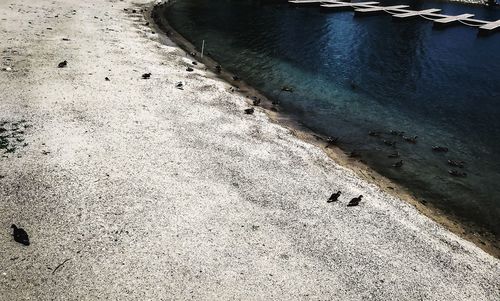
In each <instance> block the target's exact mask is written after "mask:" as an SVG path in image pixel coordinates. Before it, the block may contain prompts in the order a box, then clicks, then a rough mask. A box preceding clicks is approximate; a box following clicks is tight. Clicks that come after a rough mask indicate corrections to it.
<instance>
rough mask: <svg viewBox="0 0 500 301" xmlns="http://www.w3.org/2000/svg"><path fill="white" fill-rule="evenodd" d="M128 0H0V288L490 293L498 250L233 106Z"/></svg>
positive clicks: (136, 293)
mask: <svg viewBox="0 0 500 301" xmlns="http://www.w3.org/2000/svg"><path fill="white" fill-rule="evenodd" d="M138 2H139V3H140V4H142V6H134V3H137V2H131V1H102V2H101V1H99V2H96V3H93V2H92V3H88V2H87V3H85V2H81V1H76V0H67V1H56V2H53V1H45V0H40V1H37V2H35V3H29V4H27V3H25V2H21V1H6V2H2V3H0V19H1V22H2V28H1V31H0V39H1V40H2V41H4V43H2V45H1V46H0V47H1V51H2V53H1V55H2V66H1V68H6V67H9V70H4V71H0V87H2V90H3V91H4V92H3V97H2V101H0V123H2V122H7V123H6V124H4V125H3V127H4V128H5V129H6V132H7V133H9V135H11V136H12V135H14V136H15V137H14V138H9V143H10V144H11V145H10V146H9V147H12V148H15V150H14V151H12V152H8V153H6V154H4V157H2V158H1V159H0V175H1V176H2V177H1V178H0V199H1V200H2V202H0V221H1V223H2V227H1V228H2V229H4V230H3V231H0V244H1V245H2V248H0V300H26V299H37V300H53V299H55V300H97V299H115V300H170V299H179V300H183V299H202V300H214V299H224V300H233V299H244V300H269V299H280V300H290V299H306V300H308V299H314V300H316V299H337V300H360V299H368V298H373V299H376V300H388V299H397V300H414V299H419V298H420V299H425V300H443V299H457V300H497V299H498V298H499V297H500V293H499V288H500V281H499V280H498V275H499V274H500V266H499V261H498V259H496V258H494V257H493V256H491V255H489V254H487V253H485V252H484V251H482V250H481V249H480V248H478V247H476V246H475V245H474V244H472V243H470V242H468V241H466V240H464V239H462V238H460V237H458V236H457V235H455V234H453V233H451V232H449V231H448V230H446V229H445V228H444V227H443V226H441V225H440V224H438V223H436V222H434V221H432V220H431V219H429V218H428V217H426V216H424V215H422V214H420V213H419V211H418V210H416V209H415V208H414V207H413V206H411V205H410V204H408V203H407V202H405V201H403V200H401V199H400V198H398V197H395V196H394V195H391V194H388V193H387V192H385V191H384V190H383V189H381V188H380V187H379V186H377V185H375V184H373V183H371V182H368V181H366V180H365V179H363V178H361V177H360V176H358V175H357V174H356V173H355V172H353V171H352V170H351V169H349V168H346V167H344V166H341V165H339V164H338V163H337V162H335V161H334V160H332V159H331V158H329V157H328V156H327V155H326V154H325V152H324V150H323V148H321V147H318V146H317V145H315V144H312V143H309V142H307V141H304V140H301V139H298V138H297V133H295V134H294V132H293V131H291V130H290V129H287V128H285V127H283V126H282V125H280V124H278V123H276V122H273V121H272V120H271V119H270V118H269V115H268V112H266V111H264V110H263V109H262V108H256V109H255V113H254V114H253V115H246V114H243V110H244V109H246V108H249V107H250V105H249V102H250V100H249V99H248V98H246V97H245V96H244V95H243V94H241V93H235V92H230V89H231V86H230V85H229V84H228V83H226V82H224V81H222V80H221V79H219V78H218V76H217V75H216V74H214V73H213V72H210V71H207V70H205V69H206V66H205V65H204V64H202V63H198V64H197V65H193V64H192V61H193V59H192V58H191V57H189V56H188V55H186V53H185V52H184V51H183V50H181V49H179V48H178V47H177V46H175V45H174V44H173V43H171V42H169V41H168V40H166V39H162V38H161V37H160V36H159V34H158V33H156V32H155V33H152V30H151V28H150V27H149V26H146V22H147V20H145V19H144V14H143V12H141V9H143V8H147V7H150V5H151V3H149V2H148V1H138ZM125 9H126V10H125ZM133 10H135V12H134V11H133ZM146 14H147V13H146ZM56 16H57V17H56ZM150 25H151V24H150ZM48 28H50V29H48ZM63 38H68V39H69V41H64V40H62V39H63ZM160 40H163V42H165V43H166V45H165V44H162V43H160ZM6 57H8V58H9V59H6ZM63 60H67V61H68V66H67V67H66V68H61V69H60V68H57V64H58V63H59V62H61V61H63ZM188 66H191V67H192V68H193V69H194V71H193V72H187V71H186V68H187V67H188ZM147 72H151V73H152V75H151V78H150V79H147V80H146V79H142V78H141V75H142V74H143V73H147ZM105 77H108V78H109V79H110V80H109V81H106V80H105ZM178 82H183V90H181V89H178V88H176V84H177V83H178ZM298 135H299V136H300V133H299V134H298ZM18 139H19V140H21V141H18ZM9 149H11V148H9ZM337 189H339V190H341V191H342V192H343V195H342V196H341V198H340V201H339V202H337V203H333V204H327V203H326V200H327V199H328V197H329V196H330V194H331V193H332V192H334V191H336V190H337ZM360 194H362V195H364V201H363V202H362V203H361V204H360V206H358V207H347V206H346V205H347V202H348V201H349V200H350V198H352V197H354V196H357V195H360ZM12 223H16V224H17V225H18V226H20V227H23V228H24V229H26V230H27V232H28V233H29V234H30V238H31V242H32V243H31V245H30V246H29V247H23V246H22V245H20V244H18V243H15V242H14V241H13V239H12V236H11V234H10V233H11V230H10V228H9V227H10V225H11V224H12Z"/></svg>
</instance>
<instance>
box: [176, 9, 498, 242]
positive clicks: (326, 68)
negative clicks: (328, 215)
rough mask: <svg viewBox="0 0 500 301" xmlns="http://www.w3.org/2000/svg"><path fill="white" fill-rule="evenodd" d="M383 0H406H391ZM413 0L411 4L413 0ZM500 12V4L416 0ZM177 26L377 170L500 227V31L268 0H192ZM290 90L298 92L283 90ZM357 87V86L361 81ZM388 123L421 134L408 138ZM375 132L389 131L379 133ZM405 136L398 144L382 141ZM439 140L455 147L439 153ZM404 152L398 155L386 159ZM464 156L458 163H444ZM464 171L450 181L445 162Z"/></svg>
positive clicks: (453, 210) (471, 218)
mask: <svg viewBox="0 0 500 301" xmlns="http://www.w3.org/2000/svg"><path fill="white" fill-rule="evenodd" d="M383 3H384V4H389V3H392V4H394V3H397V4H404V3H405V2H404V1H393V2H392V1H385V2H383ZM406 3H409V2H406ZM410 4H411V5H412V7H415V8H419V9H423V8H433V7H435V8H442V9H443V13H446V14H458V13H474V14H476V17H477V18H479V19H485V20H496V19H500V10H498V9H485V8H481V7H475V6H465V5H459V4H447V3H443V2H430V1H425V2H418V1H412V2H411V3H410ZM167 18H168V19H169V21H170V23H171V25H172V26H173V27H174V28H175V29H176V30H177V31H178V32H179V33H181V34H182V35H183V36H185V37H186V38H188V39H189V40H190V41H191V42H192V43H193V44H195V45H197V46H198V47H199V46H201V41H202V40H203V39H204V40H205V41H206V48H205V49H206V51H208V52H209V54H210V55H211V56H212V57H213V58H214V59H215V60H217V61H219V62H220V63H221V64H222V65H223V67H225V68H227V69H228V70H230V71H232V72H234V73H236V74H238V75H239V76H240V77H241V78H242V79H244V80H245V81H246V82H248V83H249V84H251V85H253V86H255V87H256V88H258V89H260V90H261V91H263V93H264V94H266V95H267V96H269V97H271V98H273V99H277V100H279V102H280V110H281V111H284V112H286V113H287V114H290V115H291V116H292V117H294V118H296V119H298V120H299V121H300V122H301V123H303V124H304V125H305V126H307V127H309V128H310V129H312V130H314V131H316V132H319V133H322V134H326V135H329V136H338V137H340V138H341V143H340V147H341V148H343V149H345V150H346V151H352V150H356V151H357V152H359V153H361V154H362V156H363V159H364V160H365V161H366V162H367V163H368V164H369V165H370V166H372V167H373V168H374V169H376V170H377V171H378V172H380V173H381V174H383V175H385V176H387V177H388V178H390V179H393V180H395V181H397V182H398V183H401V184H403V185H404V186H406V187H408V188H410V190H412V191H414V192H415V193H416V194H417V195H418V196H419V197H421V198H422V199H425V200H426V201H428V202H432V203H433V204H434V205H435V206H436V207H438V208H440V209H443V210H445V211H446V212H448V213H450V214H453V215H455V216H457V217H459V218H460V219H462V220H463V221H464V222H466V223H471V222H472V223H474V224H475V225H479V226H482V227H485V228H486V229H488V230H490V231H491V232H492V233H494V234H495V235H496V236H497V238H498V235H499V234H500V218H498V217H499V216H500V160H499V159H498V155H499V154H500V139H499V138H500V120H499V117H500V76H499V74H500V33H499V34H495V35H492V36H489V37H477V30H476V29H474V28H469V27H465V26H458V27H453V28H448V29H445V30H433V28H432V24H431V23H430V22H427V21H409V22H402V23H396V22H392V21H391V18H390V17H389V16H388V15H383V16H375V17H353V13H352V12H342V13H328V14H325V13H321V12H320V11H319V9H318V8H315V7H312V8H298V9H297V8H290V7H289V6H288V5H287V4H281V5H260V4H259V1H236V0H234V1H231V0H210V1H208V0H183V1H177V2H176V3H175V4H174V5H173V6H172V7H171V8H170V9H169V10H168V12H167ZM284 85H286V86H291V87H293V88H294V92H293V93H289V92H282V91H281V87H282V86H284ZM353 87H354V88H353ZM390 130H398V131H405V133H406V134H405V135H408V136H418V139H417V143H416V144H411V143H408V142H406V141H404V140H403V139H402V138H401V137H399V136H394V135H391V134H389V131H390ZM369 131H382V132H383V134H382V137H380V138H378V137H371V136H369V135H368V132H369ZM384 139H386V140H390V141H396V146H395V147H391V146H387V145H385V144H384V143H383V140H384ZM434 145H442V146H446V147H448V148H449V150H450V151H449V152H448V153H435V152H433V151H432V150H431V148H432V146H434ZM395 151H398V152H399V153H400V155H401V158H400V159H402V160H404V165H403V167H402V168H399V169H398V168H394V167H392V164H394V163H395V162H396V161H398V160H400V159H391V158H388V157H387V156H388V155H389V154H390V153H392V152H395ZM448 159H453V160H463V161H465V162H466V163H465V168H463V169H460V168H452V167H450V166H448V164H447V160H448ZM450 169H456V170H460V171H464V172H466V173H467V177H465V178H458V177H451V176H450V175H449V174H448V170H450Z"/></svg>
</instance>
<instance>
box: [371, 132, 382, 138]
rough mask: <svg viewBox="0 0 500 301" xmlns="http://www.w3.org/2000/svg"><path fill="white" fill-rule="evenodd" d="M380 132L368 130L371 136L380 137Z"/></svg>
mask: <svg viewBox="0 0 500 301" xmlns="http://www.w3.org/2000/svg"><path fill="white" fill-rule="evenodd" d="M380 134H381V133H380V132H377V131H369V132H368V135H369V136H372V137H380Z"/></svg>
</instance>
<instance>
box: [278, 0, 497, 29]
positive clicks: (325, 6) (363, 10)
mask: <svg viewBox="0 0 500 301" xmlns="http://www.w3.org/2000/svg"><path fill="white" fill-rule="evenodd" d="M288 3H289V4H290V5H292V6H312V5H314V6H320V8H321V9H322V10H324V11H332V12H335V11H343V10H353V11H354V14H355V15H356V16H363V15H378V14H384V13H387V14H390V15H392V18H393V20H397V21H403V20H408V19H414V18H419V17H420V18H423V19H425V20H429V21H432V22H433V23H434V27H436V28H442V27H447V26H449V25H454V24H463V25H467V26H473V27H477V28H478V29H479V33H480V34H489V33H493V32H496V31H498V30H499V29H500V20H497V21H484V20H478V19H473V18H472V17H474V15H473V14H461V15H456V16H451V15H444V14H438V12H440V11H441V10H440V9H437V8H430V9H424V10H411V9H408V5H392V6H379V2H373V1H370V2H368V1H365V2H348V1H337V0H290V1H288Z"/></svg>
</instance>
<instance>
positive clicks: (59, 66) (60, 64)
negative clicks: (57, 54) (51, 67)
mask: <svg viewBox="0 0 500 301" xmlns="http://www.w3.org/2000/svg"><path fill="white" fill-rule="evenodd" d="M66 66H68V61H62V62H60V63H59V64H58V65H57V67H58V68H64V67H66Z"/></svg>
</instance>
